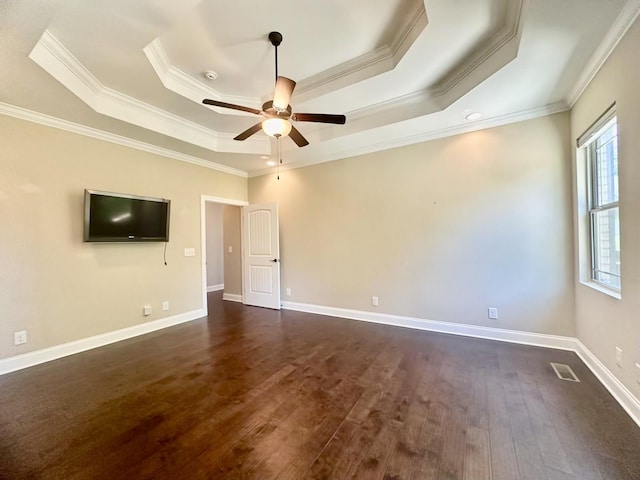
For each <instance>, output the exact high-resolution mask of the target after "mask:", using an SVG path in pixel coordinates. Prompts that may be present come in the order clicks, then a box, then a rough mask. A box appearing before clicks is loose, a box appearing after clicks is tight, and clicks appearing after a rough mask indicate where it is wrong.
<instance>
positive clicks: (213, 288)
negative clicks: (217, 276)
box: [207, 283, 224, 292]
mask: <svg viewBox="0 0 640 480" xmlns="http://www.w3.org/2000/svg"><path fill="white" fill-rule="evenodd" d="M220 290H224V283H221V284H220V285H209V286H207V292H219V291H220Z"/></svg>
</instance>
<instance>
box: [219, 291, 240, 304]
mask: <svg viewBox="0 0 640 480" xmlns="http://www.w3.org/2000/svg"><path fill="white" fill-rule="evenodd" d="M222 300H228V301H229V302H238V303H242V295H236V294H234V293H223V294H222Z"/></svg>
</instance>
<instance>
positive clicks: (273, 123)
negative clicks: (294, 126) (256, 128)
mask: <svg viewBox="0 0 640 480" xmlns="http://www.w3.org/2000/svg"><path fill="white" fill-rule="evenodd" d="M262 129H263V130H264V133H266V134H267V135H270V136H272V137H276V138H278V137H286V136H287V135H289V132H290V131H291V124H290V123H289V122H288V121H287V120H285V119H284V118H268V119H267V120H265V121H264V122H262Z"/></svg>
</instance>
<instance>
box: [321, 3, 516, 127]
mask: <svg viewBox="0 0 640 480" xmlns="http://www.w3.org/2000/svg"><path fill="white" fill-rule="evenodd" d="M527 3H528V0H517V1H510V2H507V5H508V7H507V14H506V18H505V25H504V26H503V27H502V28H500V29H499V30H498V31H497V32H496V33H495V34H494V35H492V36H491V37H490V38H489V39H488V40H487V41H486V42H485V43H484V44H482V45H481V46H480V47H479V48H477V49H476V50H474V51H473V52H471V53H470V54H469V55H468V56H467V57H466V58H465V59H464V60H463V61H462V62H460V63H459V64H458V65H457V66H456V67H455V68H454V69H453V70H452V71H451V72H450V73H449V74H448V75H446V76H445V77H444V78H443V79H442V80H440V81H439V82H437V83H436V84H435V85H432V86H430V87H428V88H425V89H423V90H419V91H416V92H412V93H408V94H406V95H402V96H399V97H396V98H393V99H390V100H385V101H383V102H380V103H377V104H374V105H369V106H367V107H364V108H361V109H358V110H354V111H351V112H349V113H348V118H349V122H348V123H347V124H346V125H344V126H343V127H341V129H340V130H339V131H336V130H335V129H330V128H328V127H325V129H324V131H325V135H326V132H329V131H331V134H332V136H343V135H350V134H354V133H358V132H362V131H364V130H369V129H372V128H378V127H383V126H385V125H388V124H390V123H397V122H402V121H405V120H410V119H412V118H416V117H421V116H425V115H430V114H432V113H436V112H441V111H443V110H445V109H446V108H447V107H449V106H450V105H452V104H453V103H454V102H456V101H457V100H459V99H460V98H462V97H463V96H464V95H466V94H467V93H469V92H470V91H471V90H472V89H473V88H475V87H477V86H478V85H479V84H481V83H482V82H484V81H485V80H486V79H487V78H489V77H490V76H491V75H493V74H495V73H496V72H497V71H499V70H500V69H501V68H503V67H504V66H505V65H507V64H509V63H510V62H512V61H513V60H515V59H516V58H517V56H518V49H519V48H520V40H521V36H522V30H523V26H524V20H525V19H524V11H525V9H526V6H527ZM322 131H323V130H322V129H320V130H318V135H319V136H322ZM334 134H335V135H334Z"/></svg>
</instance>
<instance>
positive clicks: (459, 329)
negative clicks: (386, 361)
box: [282, 302, 640, 426]
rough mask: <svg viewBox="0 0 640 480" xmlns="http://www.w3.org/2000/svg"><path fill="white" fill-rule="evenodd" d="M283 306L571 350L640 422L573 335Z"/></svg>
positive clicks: (621, 390)
mask: <svg viewBox="0 0 640 480" xmlns="http://www.w3.org/2000/svg"><path fill="white" fill-rule="evenodd" d="M282 308H284V309H285V310H295V311H298V312H306V313H316V314H319V315H327V316H330V317H340V318H346V319H351V320H359V321H363V322H372V323H380V324H384V325H391V326H396V327H404V328H413V329H417V330H426V331H430V332H439V333H448V334H451V335H462V336H466V337H474V338H483V339H488V340H498V341H501V342H509V343H519V344H523V345H532V346H536V347H545V348H555V349H558V350H569V351H572V352H575V353H576V354H577V355H578V357H580V359H581V360H582V361H583V362H584V364H585V365H586V366H587V367H588V368H589V370H591V372H592V373H593V374H594V375H595V376H596V378H597V379H598V380H600V382H601V383H602V385H604V387H605V388H606V389H607V390H608V391H609V393H611V395H612V396H613V398H615V399H616V401H617V402H618V403H619V404H620V406H622V408H623V409H624V410H625V412H627V414H628V415H629V416H630V417H631V419H632V420H633V421H634V422H635V423H636V424H637V425H638V426H640V401H639V400H638V399H637V398H636V397H635V396H634V395H633V393H631V392H630V391H629V389H627V387H625V386H624V385H623V384H622V382H620V380H618V379H617V378H616V377H615V375H614V374H613V373H611V371H610V370H609V369H608V368H607V367H606V366H605V365H604V364H603V363H602V362H601V361H600V360H598V358H597V357H596V356H595V355H594V354H593V353H591V351H589V349H588V348H587V347H585V346H584V345H583V344H582V342H580V340H578V339H577V338H574V337H562V336H558V335H545V334H540V333H532V332H519V331H516V330H505V329H501V328H491V327H478V326H474V325H464V324H457V323H449V322H438V321H434V320H425V319H422V318H414V317H402V316H398V315H388V314H383V313H375V312H366V311H362V310H349V309H344V308H335V307H325V306H322V305H310V304H305V303H295V302H282Z"/></svg>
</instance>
